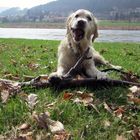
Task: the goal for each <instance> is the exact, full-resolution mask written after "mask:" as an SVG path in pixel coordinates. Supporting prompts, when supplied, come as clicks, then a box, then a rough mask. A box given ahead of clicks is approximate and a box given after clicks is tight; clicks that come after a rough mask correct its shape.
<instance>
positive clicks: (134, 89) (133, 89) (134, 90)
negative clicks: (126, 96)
mask: <svg viewBox="0 0 140 140" xmlns="http://www.w3.org/2000/svg"><path fill="white" fill-rule="evenodd" d="M129 90H130V91H131V92H132V93H136V92H138V91H139V92H140V88H138V87H137V86H132V87H131V88H129Z"/></svg>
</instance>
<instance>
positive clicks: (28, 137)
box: [14, 132, 33, 140]
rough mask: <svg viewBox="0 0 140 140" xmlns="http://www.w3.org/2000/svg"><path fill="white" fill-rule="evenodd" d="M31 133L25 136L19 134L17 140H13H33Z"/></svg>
mask: <svg viewBox="0 0 140 140" xmlns="http://www.w3.org/2000/svg"><path fill="white" fill-rule="evenodd" d="M32 135H33V134H32V132H28V133H26V134H20V136H18V137H17V138H15V139H14V140H33V136H32Z"/></svg>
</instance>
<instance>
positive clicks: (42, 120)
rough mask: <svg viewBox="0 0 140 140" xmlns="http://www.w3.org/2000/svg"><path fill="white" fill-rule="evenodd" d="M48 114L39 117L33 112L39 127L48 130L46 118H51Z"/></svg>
mask: <svg viewBox="0 0 140 140" xmlns="http://www.w3.org/2000/svg"><path fill="white" fill-rule="evenodd" d="M48 114H49V113H48V112H45V113H41V114H40V115H38V114H37V113H36V112H33V114H32V117H33V119H34V120H35V121H36V122H37V124H38V126H39V127H41V128H45V129H48V125H47V122H46V118H48V117H49V116H48Z"/></svg>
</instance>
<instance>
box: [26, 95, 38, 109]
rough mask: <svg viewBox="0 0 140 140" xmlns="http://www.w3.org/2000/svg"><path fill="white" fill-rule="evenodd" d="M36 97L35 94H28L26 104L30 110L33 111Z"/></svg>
mask: <svg viewBox="0 0 140 140" xmlns="http://www.w3.org/2000/svg"><path fill="white" fill-rule="evenodd" d="M37 98H38V96H37V95H36V94H30V95H28V98H27V103H28V106H29V108H30V109H34V107H35V105H36V104H37V103H38V101H37Z"/></svg>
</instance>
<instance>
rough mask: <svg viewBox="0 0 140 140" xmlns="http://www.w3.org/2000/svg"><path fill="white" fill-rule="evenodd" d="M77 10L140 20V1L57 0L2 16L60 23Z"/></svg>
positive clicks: (108, 16)
mask: <svg viewBox="0 0 140 140" xmlns="http://www.w3.org/2000/svg"><path fill="white" fill-rule="evenodd" d="M77 9H87V10H90V11H92V12H93V13H95V14H96V16H97V17H98V18H101V19H123V18H124V19H127V20H130V19H131V18H132V19H133V18H135V19H137V20H140V0H115V1H114V0H70V1H68V0H57V1H53V2H50V3H47V4H44V5H39V6H35V7H33V8H31V9H25V10H20V9H19V8H11V9H8V10H6V11H4V12H2V13H1V14H0V15H1V16H13V15H14V16H17V15H18V16H22V18H21V20H24V21H50V22H54V21H57V22H59V21H63V20H64V19H65V17H67V16H68V15H69V14H70V13H71V12H73V11H75V10H77ZM9 13H10V14H9ZM12 18H13V17H12ZM18 19H19V18H18ZM9 20H10V18H9Z"/></svg>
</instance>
